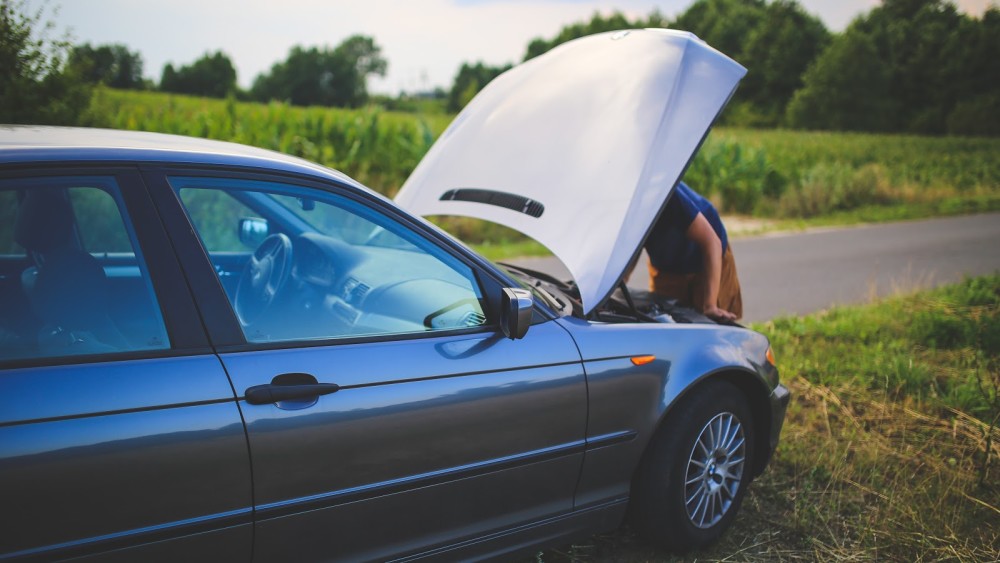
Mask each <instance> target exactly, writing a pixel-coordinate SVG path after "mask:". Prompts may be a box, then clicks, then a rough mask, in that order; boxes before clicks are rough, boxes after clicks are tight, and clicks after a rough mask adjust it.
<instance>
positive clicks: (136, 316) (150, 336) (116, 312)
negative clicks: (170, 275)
mask: <svg viewBox="0 0 1000 563" xmlns="http://www.w3.org/2000/svg"><path fill="white" fill-rule="evenodd" d="M0 210H2V211H0V213H2V214H3V215H2V217H0V218H2V221H0V361H3V360H10V359H26V358H42V357H57V356H78V355H93V354H108V353H116V352H129V351H138V350H157V349H165V348H169V347H170V342H169V339H168V337H167V332H166V328H165V326H164V323H163V317H162V315H161V313H160V308H159V304H158V303H157V301H156V296H155V294H154V293H153V287H152V284H151V282H150V278H149V272H148V270H147V268H146V264H145V262H144V261H143V259H142V254H141V252H139V250H138V245H137V243H136V238H135V233H134V231H133V230H132V227H131V225H130V223H129V221H128V218H127V215H125V214H124V213H123V210H124V205H123V204H122V200H121V195H120V191H119V187H118V185H117V183H116V182H115V180H114V178H112V177H101V176H87V177H45V178H23V179H5V180H0Z"/></svg>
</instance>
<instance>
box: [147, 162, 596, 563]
mask: <svg viewBox="0 0 1000 563" xmlns="http://www.w3.org/2000/svg"><path fill="white" fill-rule="evenodd" d="M147 176H148V177H149V178H151V179H150V182H158V185H159V186H161V187H160V189H162V192H159V191H158V192H157V193H158V194H159V195H158V197H162V198H163V200H164V201H165V200H166V199H168V198H174V201H179V202H180V203H181V204H182V205H183V206H184V208H185V210H186V217H185V220H184V221H179V220H178V221H177V222H176V224H173V225H172V226H171V232H172V233H173V234H174V237H175V242H176V243H178V244H179V246H181V247H184V249H182V250H181V254H182V255H185V256H188V258H189V259H190V260H189V262H188V263H186V268H187V269H188V271H189V274H191V272H194V271H199V272H207V273H208V275H209V276H211V278H212V279H211V280H207V279H202V280H200V281H194V282H193V285H195V286H198V287H202V288H204V289H205V291H204V292H200V293H199V300H200V301H199V302H204V303H205V304H206V306H212V304H213V303H219V302H222V303H227V304H229V305H230V306H231V308H232V310H234V311H235V313H234V312H230V313H229V318H228V324H227V323H226V322H222V320H220V321H219V323H218V326H217V327H215V328H211V327H210V328H211V330H213V331H215V332H217V333H218V334H219V336H218V338H215V337H213V338H215V340H216V341H217V346H218V348H217V349H218V352H219V355H220V357H221V358H222V362H223V364H224V365H225V367H226V370H227V371H228V373H229V375H230V377H231V378H232V380H233V383H234V385H235V387H236V391H237V393H238V394H239V395H240V399H241V402H240V405H241V408H242V409H243V413H244V416H245V419H246V425H247V433H248V436H249V441H250V451H251V457H252V460H253V474H254V498H255V511H256V528H255V548H254V549H255V551H254V556H255V560H258V561H274V560H297V561H306V560H317V559H344V560H372V559H384V558H387V557H390V556H393V555H399V554H406V553H414V552H418V551H420V550H421V549H424V548H427V547H429V546H443V545H447V544H450V543H453V542H456V541H460V540H466V539H470V538H474V537H477V536H481V535H483V534H486V533H491V532H498V531H502V530H505V529H509V528H512V527H514V526H517V525H522V524H525V523H529V522H533V521H538V520H541V519H543V518H548V517H552V516H555V515H559V514H564V513H567V512H569V511H571V510H572V508H573V493H574V489H575V486H576V481H577V478H578V476H579V471H580V466H581V461H582V456H583V449H584V433H585V432H584V431H585V424H586V386H585V382H584V375H583V371H582V366H581V364H580V358H579V354H578V352H577V350H576V347H575V345H574V344H573V341H572V340H571V339H570V338H569V336H568V334H567V333H566V332H565V331H564V330H563V329H562V328H561V327H559V326H558V325H557V324H556V323H555V322H552V321H548V322H539V323H537V324H535V325H533V326H532V327H531V328H530V330H529V331H528V333H527V336H526V337H525V338H524V339H522V340H516V341H515V340H510V339H508V338H506V337H504V336H503V334H502V333H501V332H500V330H499V328H498V322H497V313H496V303H495V301H496V300H498V296H499V294H500V292H501V284H500V283H499V282H498V280H497V279H496V278H494V277H493V275H491V274H490V273H489V272H488V271H486V270H485V269H483V268H481V267H480V266H477V265H476V264H475V263H474V261H471V260H470V259H469V258H467V257H465V256H464V255H463V254H462V252H461V251H460V250H459V249H458V248H457V247H456V246H455V245H454V244H453V243H449V242H446V241H445V239H444V237H443V236H442V235H435V234H431V233H430V232H429V231H428V230H427V229H426V227H423V226H420V225H419V224H418V223H416V222H414V221H413V220H412V219H408V218H407V217H406V216H403V215H401V214H399V213H398V212H396V211H394V210H393V209H392V208H391V207H390V206H389V205H387V204H385V203H384V202H382V201H380V200H378V199H377V198H376V197H374V196H371V195H366V194H364V193H363V192H361V190H351V189H347V188H345V187H337V186H333V185H330V186H326V185H319V184H312V183H310V182H307V181H305V180H302V181H296V182H290V181H288V180H287V179H281V180H275V179H271V178H268V177H264V176H249V175H241V174H236V173H224V172H214V173H209V172H205V171H186V172H180V171H163V172H154V171H150V173H149V174H148V175H147ZM154 178H156V179H154ZM161 207H165V205H161ZM188 221H189V222H188ZM192 227H193V229H192ZM192 233H195V234H196V235H197V240H195V239H194V237H192ZM185 241H186V242H185ZM194 245H198V246H199V248H204V249H205V250H204V251H201V250H197V251H196V250H192V247H193V246H194ZM241 252H242V254H243V256H244V259H243V261H242V263H243V266H242V269H241V270H240V271H235V272H234V271H233V266H234V264H239V261H238V260H234V256H238V255H239V254H240V253H241ZM199 254H200V256H199ZM206 258H207V260H206ZM199 261H201V262H202V263H200V264H199V263H198V262H199ZM209 265H211V266H212V267H211V268H209V267H207V266H209ZM232 278H237V279H232ZM220 316H221V315H220ZM540 320H542V321H545V319H540ZM233 327H235V328H233ZM225 338H230V339H231V341H230V342H229V343H224V342H223V340H224V339H225ZM303 389H305V390H306V393H307V394H305V395H299V394H298V393H299V391H301V390H303ZM310 390H312V391H310ZM310 393H311V394H310Z"/></svg>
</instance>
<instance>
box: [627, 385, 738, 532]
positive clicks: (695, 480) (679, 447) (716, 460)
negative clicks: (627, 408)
mask: <svg viewBox="0 0 1000 563" xmlns="http://www.w3.org/2000/svg"><path fill="white" fill-rule="evenodd" d="M752 459H753V417H752V415H751V413H750V408H749V406H748V405H747V400H746V398H745V397H744V396H743V394H742V393H741V392H740V390H739V389H738V388H737V387H735V386H734V385H732V384H730V383H728V382H725V381H710V382H708V383H706V384H704V385H701V386H699V387H698V388H697V389H695V390H694V392H693V395H691V396H689V397H686V398H685V399H683V403H681V404H680V405H678V406H677V407H676V408H675V409H674V411H673V412H672V413H670V415H669V416H668V418H667V420H666V421H665V423H664V425H663V426H662V427H661V428H660V429H659V430H658V431H657V433H656V435H655V436H654V437H653V440H652V442H651V443H650V446H649V449H648V450H647V452H646V455H645V457H644V458H643V461H642V464H641V465H640V467H639V470H638V471H637V473H636V477H635V481H634V482H633V486H632V495H631V498H632V501H631V503H632V504H631V516H632V520H633V524H634V525H635V526H636V529H637V530H638V531H639V533H640V534H641V535H642V536H643V537H645V538H646V539H647V540H648V541H650V542H652V543H655V544H657V545H660V546H662V547H666V548H667V549H670V550H672V551H676V552H684V551H687V550H690V549H693V548H698V547H703V546H705V545H707V544H710V543H712V542H714V541H716V540H717V539H719V537H720V536H721V535H722V533H723V532H724V531H725V530H726V528H728V527H729V525H730V524H731V523H732V521H733V519H734V518H735V515H736V512H737V510H739V507H740V503H741V502H742V500H743V495H744V493H745V492H746V487H747V485H748V484H749V482H750V468H751V467H752V466H751V462H752Z"/></svg>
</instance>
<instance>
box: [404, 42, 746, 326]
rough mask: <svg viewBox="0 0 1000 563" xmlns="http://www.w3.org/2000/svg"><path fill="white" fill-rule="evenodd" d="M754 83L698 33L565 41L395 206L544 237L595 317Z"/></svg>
mask: <svg viewBox="0 0 1000 563" xmlns="http://www.w3.org/2000/svg"><path fill="white" fill-rule="evenodd" d="M744 74H746V69H745V68H743V67H742V66H740V65H739V64H738V63H736V62H735V61H733V60H732V59H730V58H728V57H726V56H725V55H723V54H722V53H720V52H718V51H716V50H715V49H713V48H711V47H709V46H708V45H707V44H705V43H704V42H703V41H701V40H700V39H698V38H697V37H696V36H694V35H692V34H690V33H687V32H680V31H673V30H662V29H649V30H634V31H618V32H611V33H602V34H598V35H592V36H589V37H584V38H581V39H577V40H574V41H570V42H568V43H564V44H563V45H561V46H559V47H557V48H555V49H553V50H551V51H549V52H548V53H546V54H544V55H542V56H539V57H537V58H534V59H532V60H530V61H527V62H525V63H524V64H521V65H519V66H517V67H514V68H513V69H511V70H509V71H507V72H506V73H504V74H502V75H500V76H499V77H497V78H496V79H495V80H493V81H492V82H490V83H489V84H488V85H487V86H486V88H484V89H483V90H482V91H481V92H480V93H479V94H478V95H477V96H476V97H475V98H473V100H472V101H471V102H470V103H469V104H468V105H467V106H466V108H465V109H464V110H463V111H462V112H461V113H460V114H459V115H458V116H457V117H456V118H455V120H454V121H453V122H452V124H451V125H450V126H449V127H448V129H447V130H445V132H444V133H443V134H442V135H441V137H440V138H439V139H438V140H437V142H435V143H434V146H433V147H431V149H430V151H429V152H428V153H427V155H426V156H425V157H424V158H423V160H421V161H420V164H419V165H418V166H417V168H416V169H415V170H414V171H413V174H411V175H410V177H409V178H408V179H407V180H406V183H404V184H403V187H402V189H401V190H400V192H399V194H398V195H397V196H396V202H397V203H399V204H400V205H401V206H402V207H404V208H405V209H407V210H409V211H410V212H412V213H415V214H418V215H423V216H427V215H463V216H468V217H475V218H479V219H484V220H487V221H492V222H495V223H500V224H502V225H505V226H507V227H510V228H512V229H515V230H517V231H520V232H522V233H524V234H526V235H528V236H529V237H531V238H533V239H535V240H537V241H538V242H540V243H542V244H543V245H545V246H546V247H548V249H549V250H551V251H552V252H553V253H554V254H555V255H556V257H558V258H559V259H560V260H561V261H562V262H563V264H565V266H566V267H567V269H569V271H570V273H571V274H572V275H573V278H574V279H575V280H576V283H577V286H578V287H579V289H580V295H581V299H582V302H583V309H584V312H585V313H589V312H590V311H591V310H593V309H594V308H595V307H596V306H597V305H599V304H600V303H601V302H602V301H603V300H604V299H605V298H606V297H607V296H608V295H609V294H610V293H611V291H613V290H614V288H615V286H616V285H617V284H618V282H619V281H620V280H621V277H622V275H623V273H624V271H625V268H626V267H627V265H628V264H629V262H630V261H631V260H632V259H633V257H635V256H636V255H638V253H639V249H640V245H641V244H642V243H643V241H644V240H645V238H646V235H647V233H648V232H649V230H650V228H651V227H652V224H653V221H654V220H655V219H656V217H657V216H658V215H659V213H660V211H661V210H662V208H663V206H664V204H665V202H666V200H667V196H668V195H669V194H670V191H671V189H672V188H673V186H674V185H676V184H677V182H678V181H679V179H680V177H681V174H683V172H684V169H685V168H686V167H687V165H688V162H690V160H691V158H692V157H693V155H694V153H695V151H696V150H697V149H698V146H699V145H700V144H701V142H702V140H703V139H704V137H705V135H706V134H707V133H708V130H709V128H710V127H711V125H712V122H713V121H714V120H715V118H716V116H718V114H719V112H720V111H721V110H722V108H723V107H724V106H725V104H726V102H727V101H728V100H729V97H730V96H731V95H732V93H733V91H734V90H735V89H736V85H737V83H738V82H739V80H740V79H741V78H742V77H743V75H744ZM695 188H697V186H695Z"/></svg>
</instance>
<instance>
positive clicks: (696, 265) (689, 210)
mask: <svg viewBox="0 0 1000 563" xmlns="http://www.w3.org/2000/svg"><path fill="white" fill-rule="evenodd" d="M699 213H701V214H702V215H704V216H705V218H706V219H708V222H709V224H710V225H712V229H713V230H714V231H715V234H716V235H718V236H719V239H720V240H721V241H722V251H723V252H725V250H726V248H728V247H729V237H728V236H727V235H726V228H725V227H724V226H723V225H722V219H720V218H719V212H718V211H716V210H715V206H714V205H712V202H710V201H708V200H707V199H705V198H703V197H701V196H700V195H698V193H697V192H695V191H694V190H692V189H691V188H689V187H688V186H687V185H686V184H684V183H683V182H681V183H679V184H677V187H676V188H675V189H674V193H672V194H671V195H670V199H669V200H667V205H666V207H665V208H664V209H663V212H662V213H661V214H660V218H659V219H657V221H656V224H655V225H653V230H652V231H651V232H650V234H649V238H648V239H646V252H647V253H649V260H650V262H652V263H653V266H655V267H656V269H657V270H660V271H661V272H670V273H673V274H694V273H697V272H700V271H702V269H703V267H702V260H701V249H700V248H699V247H698V245H697V244H695V243H694V241H692V240H691V239H689V238H687V235H686V234H685V233H686V232H687V230H688V227H690V226H691V223H692V222H693V221H694V218H695V217H697V216H698V214H699Z"/></svg>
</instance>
